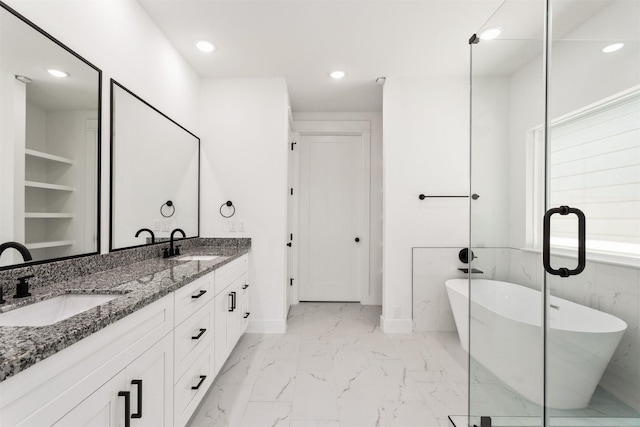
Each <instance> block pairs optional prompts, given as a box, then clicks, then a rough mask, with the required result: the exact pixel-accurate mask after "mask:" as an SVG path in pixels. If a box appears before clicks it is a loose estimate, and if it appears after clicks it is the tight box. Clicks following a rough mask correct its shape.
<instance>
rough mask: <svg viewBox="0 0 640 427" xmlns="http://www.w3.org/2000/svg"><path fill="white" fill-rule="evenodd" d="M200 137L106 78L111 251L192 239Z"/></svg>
mask: <svg viewBox="0 0 640 427" xmlns="http://www.w3.org/2000/svg"><path fill="white" fill-rule="evenodd" d="M199 194H200V139H199V138H198V137H197V136H195V135H194V134H193V133H191V132H189V131H188V130H187V129H185V128H184V127H182V126H181V125H180V124H178V123H177V122H176V121H174V120H172V119H171V118H169V117H168V116H166V115H165V114H164V113H162V112H161V111H159V110H158V109H156V108H155V107H153V106H152V105H151V104H149V103H148V102H146V101H145V100H143V99H142V98H140V97H139V96H137V95H136V94H134V93H133V92H131V91H130V90H129V89H127V88H125V87H124V86H123V85H121V84H120V83H118V82H117V81H115V80H113V79H112V80H111V234H110V238H109V249H110V250H111V251H114V250H118V249H125V248H132V247H136V246H143V245H148V244H152V243H154V240H156V241H157V240H167V239H168V238H169V236H170V234H171V231H172V230H174V229H176V228H180V229H182V230H183V231H184V233H185V235H186V237H187V238H192V237H198V236H199V233H200V228H199V211H200V206H199V203H200V202H199V200H200V198H199Z"/></svg>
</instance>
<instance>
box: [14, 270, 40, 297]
mask: <svg viewBox="0 0 640 427" xmlns="http://www.w3.org/2000/svg"><path fill="white" fill-rule="evenodd" d="M32 277H35V276H34V275H33V274H28V275H26V276H22V277H18V283H17V284H16V294H15V295H14V296H13V297H14V298H25V297H30V296H31V293H30V292H29V282H28V280H29V279H31V278H32Z"/></svg>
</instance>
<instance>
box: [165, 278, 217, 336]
mask: <svg viewBox="0 0 640 427" xmlns="http://www.w3.org/2000/svg"><path fill="white" fill-rule="evenodd" d="M213 281H214V274H213V273H209V274H207V275H206V276H203V277H200V278H198V279H196V280H194V281H193V282H191V283H189V284H188V285H186V286H183V287H182V288H180V289H178V290H177V291H176V292H175V316H176V317H175V318H176V325H179V324H180V323H182V322H183V321H184V320H185V319H186V318H187V317H189V316H190V315H192V314H193V313H195V312H196V311H197V310H198V309H200V308H201V307H204V306H205V305H206V304H207V303H208V302H209V301H211V299H212V298H213Z"/></svg>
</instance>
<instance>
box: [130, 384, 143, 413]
mask: <svg viewBox="0 0 640 427" xmlns="http://www.w3.org/2000/svg"><path fill="white" fill-rule="evenodd" d="M131 384H132V385H137V386H138V412H136V413H135V414H131V418H142V380H132V381H131Z"/></svg>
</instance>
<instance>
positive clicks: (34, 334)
mask: <svg viewBox="0 0 640 427" xmlns="http://www.w3.org/2000/svg"><path fill="white" fill-rule="evenodd" d="M188 242H189V245H185V246H188V247H186V248H185V246H182V250H183V251H182V255H203V254H204V255H219V257H218V258H216V259H214V260H211V261H180V260H178V259H177V258H180V257H176V258H169V259H163V258H160V257H158V256H157V250H158V248H156V246H155V245H154V246H152V247H145V248H135V249H131V250H124V251H118V252H112V253H109V254H104V255H95V256H91V257H83V258H77V259H74V260H67V261H59V262H55V263H49V264H41V265H37V266H33V267H25V268H24V269H30V268H32V269H33V270H32V271H30V272H27V273H22V274H21V273H19V272H16V269H14V270H8V271H11V272H13V274H11V277H13V278H15V277H17V276H18V275H24V274H30V273H32V272H33V273H36V274H40V275H42V276H45V277H46V278H47V279H48V280H50V281H49V284H45V283H44V281H42V282H41V283H39V285H38V286H34V287H33V288H32V289H31V293H32V296H31V297H28V298H24V299H21V300H14V299H13V298H11V297H9V298H5V299H6V300H7V303H6V304H3V305H2V306H0V312H6V311H9V310H12V309H15V308H17V307H20V306H23V305H27V304H31V303H33V302H37V301H41V300H44V299H48V298H51V297H53V296H57V295H61V294H65V293H102V294H121V296H118V297H117V298H115V299H113V300H111V301H109V302H107V303H105V304H103V305H100V306H98V307H95V308H92V309H90V310H87V311H85V312H82V313H80V314H77V315H75V316H72V317H70V318H68V319H66V320H63V321H61V322H58V323H55V324H53V325H49V326H41V327H35V326H32V327H29V326H20V327H13V326H0V381H4V380H5V379H6V378H8V377H10V376H12V375H15V374H17V373H18V372H20V371H23V370H25V369H26V368H28V367H29V366H31V365H33V364H35V363H37V362H38V361H40V360H43V359H45V358H47V357H49V356H51V355H53V354H55V353H56V352H58V351H60V350H62V349H64V348H66V347H68V346H70V345H72V344H74V343H76V342H78V341H80V340H81V339H82V338H85V337H87V336H89V335H91V334H92V333H94V332H96V331H98V330H100V329H102V328H104V327H105V326H107V325H109V324H111V323H113V322H116V321H117V320H120V319H122V318H123V317H125V316H127V315H129V314H131V313H133V312H134V311H136V310H138V309H140V308H142V307H144V306H146V305H148V304H150V303H151V302H153V301H156V300H158V299H160V298H162V297H163V296H165V295H167V294H169V293H171V292H173V291H175V290H176V289H178V288H180V287H182V286H184V285H186V284H187V283H189V282H192V281H193V280H195V279H197V278H198V277H201V276H203V275H205V274H207V273H209V272H211V271H213V270H215V269H216V268H218V267H220V266H222V265H224V264H227V263H228V262H230V261H232V260H234V259H236V258H238V257H240V256H241V255H243V254H245V253H247V252H248V251H249V249H250V247H251V240H250V239H191V240H189V241H188ZM183 243H187V241H185V242H183ZM145 250H146V252H148V253H150V254H152V255H153V257H149V256H145V255H148V254H145V253H141V252H145ZM89 258H95V259H89ZM70 261H71V263H72V264H73V262H76V263H81V264H83V265H82V266H73V265H71V266H69V265H67V264H68V263H69V262H70ZM61 263H62V264H63V265H60V264H61ZM105 265H107V266H108V267H106V268H105ZM35 267H38V269H37V270H38V271H37V272H36V271H35V270H36V268H35ZM3 273H5V272H3ZM80 273H84V274H80ZM34 279H35V278H34ZM11 290H12V291H13V289H11ZM16 301H17V302H16Z"/></svg>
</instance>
